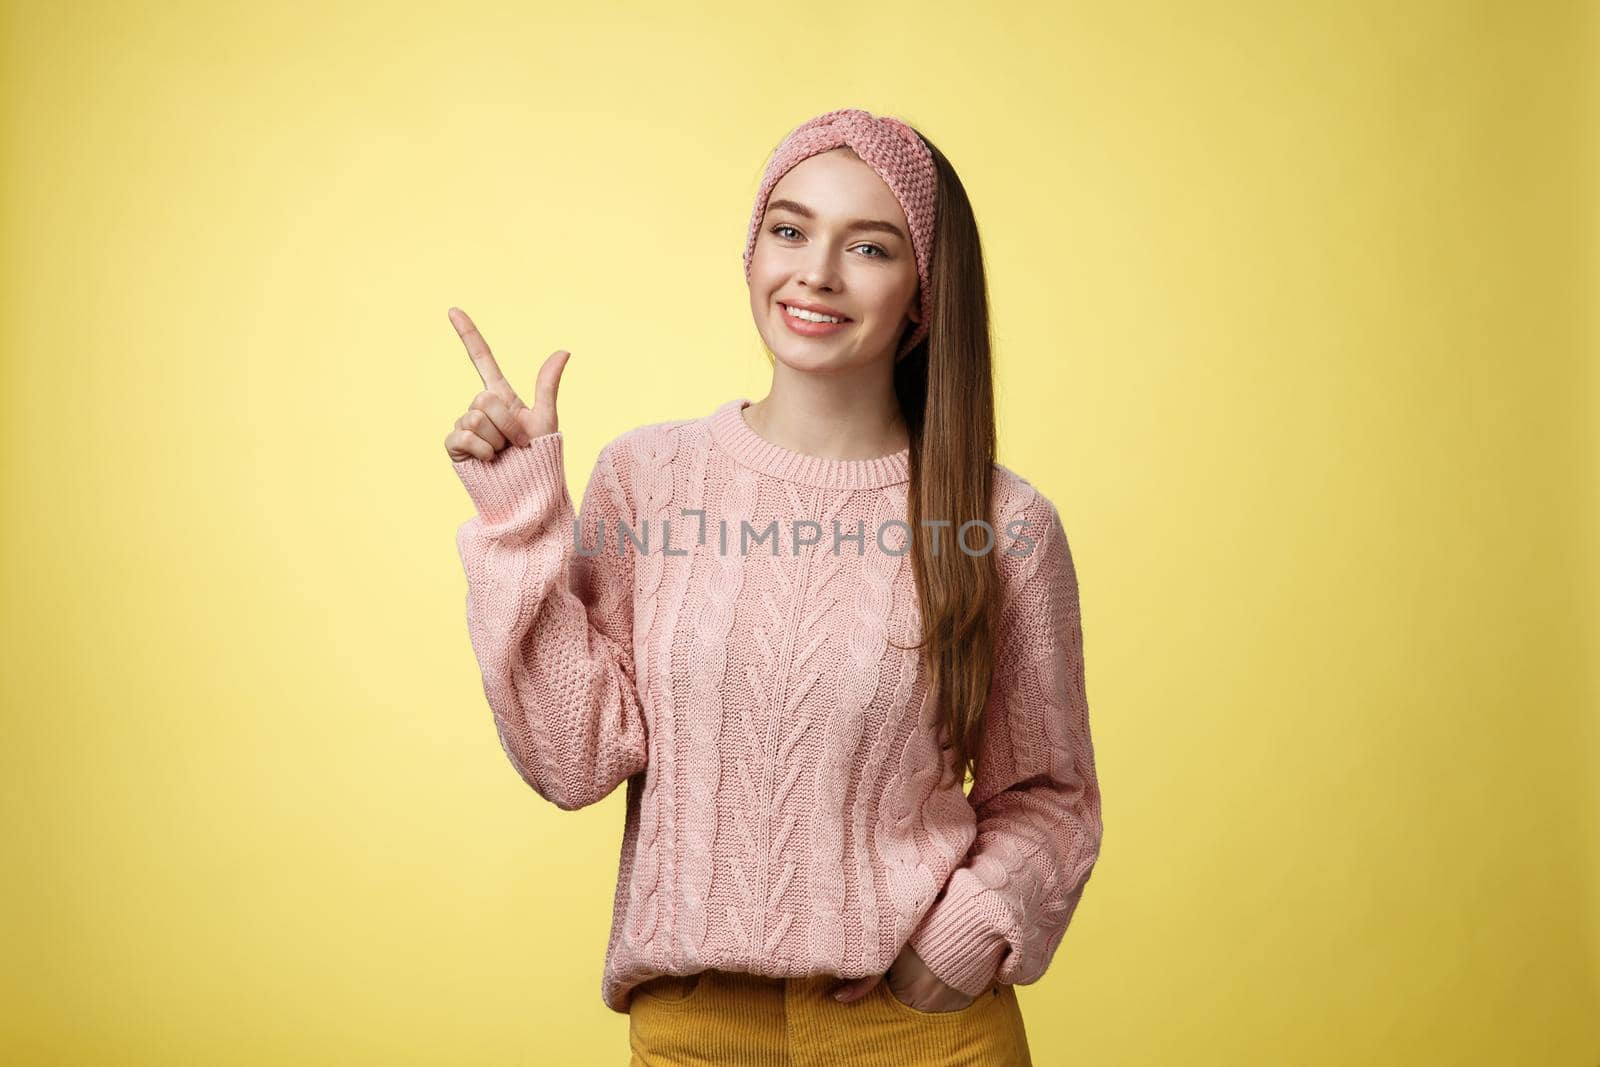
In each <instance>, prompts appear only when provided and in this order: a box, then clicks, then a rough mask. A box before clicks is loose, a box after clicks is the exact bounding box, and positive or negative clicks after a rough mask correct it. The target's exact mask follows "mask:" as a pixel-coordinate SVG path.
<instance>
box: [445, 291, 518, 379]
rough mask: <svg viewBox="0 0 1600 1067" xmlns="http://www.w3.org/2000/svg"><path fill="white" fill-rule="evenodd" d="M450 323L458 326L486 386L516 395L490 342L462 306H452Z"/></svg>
mask: <svg viewBox="0 0 1600 1067" xmlns="http://www.w3.org/2000/svg"><path fill="white" fill-rule="evenodd" d="M450 324H451V325H452V326H454V327H455V328H456V333H457V334H459V335H460V337H461V342H462V344H464V345H466V346H467V355H468V356H470V357H471V358H472V365H473V366H474V367H477V368H478V377H480V378H482V379H483V384H484V387H485V388H488V389H494V390H496V391H501V392H506V393H510V394H511V395H513V396H514V395H516V391H515V390H514V389H512V388H511V383H510V382H507V381H506V376H505V375H504V374H501V373H500V364H498V363H496V362H495V361H494V353H493V352H490V351H489V342H487V341H485V340H484V339H483V334H481V333H479V332H478V327H477V326H475V325H474V324H473V322H472V320H471V319H470V318H468V317H467V313H466V312H465V311H462V310H461V309H460V308H455V307H453V308H451V309H450Z"/></svg>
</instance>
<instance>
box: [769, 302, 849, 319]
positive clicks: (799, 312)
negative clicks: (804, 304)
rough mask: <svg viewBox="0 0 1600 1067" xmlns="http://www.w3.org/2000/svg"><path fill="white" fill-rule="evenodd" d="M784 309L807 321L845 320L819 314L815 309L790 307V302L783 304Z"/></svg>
mask: <svg viewBox="0 0 1600 1067" xmlns="http://www.w3.org/2000/svg"><path fill="white" fill-rule="evenodd" d="M783 310H784V311H785V312H786V313H787V314H790V315H793V316H794V317H795V318H797V319H805V320H806V321H807V322H843V321H844V320H843V319H836V318H834V317H833V316H832V315H819V314H817V313H816V312H815V311H807V310H805V309H804V308H796V307H790V306H789V305H788V304H785V305H783Z"/></svg>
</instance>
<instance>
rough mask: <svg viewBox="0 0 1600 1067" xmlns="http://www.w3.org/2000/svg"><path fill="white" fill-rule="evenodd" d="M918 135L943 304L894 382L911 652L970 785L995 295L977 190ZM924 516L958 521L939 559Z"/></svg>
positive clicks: (990, 650) (986, 590) (990, 617)
mask: <svg viewBox="0 0 1600 1067" xmlns="http://www.w3.org/2000/svg"><path fill="white" fill-rule="evenodd" d="M912 129H913V130H915V131H916V134H917V136H918V137H921V138H922V141H923V143H924V144H926V145H927V146H928V151H929V152H931V153H932V154H933V161H934V167H935V169H936V171H937V173H938V186H937V193H936V194H935V201H934V202H935V204H936V205H937V209H936V213H935V220H934V239H933V260H932V263H931V265H930V268H929V282H930V283H931V290H932V292H931V297H932V299H931V303H932V305H933V306H932V307H928V308H924V309H923V314H924V315H926V316H927V321H928V334H927V336H926V337H924V338H923V339H922V340H921V341H919V342H918V343H917V345H916V347H915V348H913V349H911V351H910V352H908V353H906V354H905V356H903V357H902V358H901V359H900V361H899V363H897V364H896V365H895V372H894V387H895V393H896V395H897V396H898V397H899V400H900V414H901V417H902V418H903V419H905V423H906V430H907V432H908V434H909V436H910V438H911V485H910V489H909V491H908V493H907V494H906V521H907V522H908V523H909V524H910V526H911V529H912V530H913V531H915V536H914V537H913V538H912V551H911V560H912V565H913V570H914V574H915V576H916V584H917V595H918V601H919V604H920V605H921V611H922V621H923V624H922V640H921V641H919V642H918V643H917V644H915V645H912V646H909V647H912V648H921V649H922V650H923V653H922V656H923V662H924V663H925V664H926V667H927V672H928V686H929V688H930V691H933V692H936V693H938V694H940V695H939V704H940V708H941V712H942V726H943V730H944V738H943V739H942V740H943V744H944V747H945V748H946V749H951V750H953V756H954V764H953V766H954V768H955V770H956V772H957V773H958V774H959V775H960V776H961V780H962V781H963V782H965V781H966V780H967V779H968V778H969V777H971V776H972V775H974V774H976V771H977V753H978V748H979V740H980V738H981V737H982V735H983V727H984V708H985V706H986V704H987V700H988V694H989V686H990V684H991V682H992V681H993V679H992V673H993V668H994V635H995V631H996V629H997V627H998V625H999V616H1000V606H999V599H1000V596H999V594H1000V574H999V570H998V568H997V567H996V565H995V553H996V552H998V551H1001V550H1002V549H1001V545H1000V544H999V536H998V531H996V533H995V534H994V535H992V536H993V543H991V534H989V533H987V532H985V531H983V530H982V529H981V528H976V529H972V530H968V531H967V535H966V543H967V551H962V549H961V547H960V543H959V542H958V540H957V539H958V538H960V537H961V530H962V525H963V524H964V523H967V522H970V521H974V520H981V521H983V522H986V523H989V524H991V526H992V525H993V523H994V522H995V518H994V516H993V515H992V514H991V513H990V502H991V496H990V494H991V492H992V487H993V483H994V463H995V417H994V378H993V370H992V364H991V362H990V335H989V292H988V280H987V276H986V275H985V273H984V269H983V246H982V244H981V243H980V241H979V239H978V223H977V219H976V218H975V217H974V216H973V213H972V202H971V201H970V200H968V199H967V191H966V188H965V187H964V186H962V184H961V179H960V178H959V177H957V175H956V172H955V168H953V167H952V166H951V165H950V161H949V160H948V159H946V158H945V156H944V153H942V152H940V151H939V149H938V148H936V147H935V146H934V144H933V142H932V141H929V140H928V138H927V137H926V136H925V135H924V134H923V133H922V131H921V130H917V129H916V127H912ZM906 328H907V329H912V328H913V327H912V326H909V325H908V326H907V327H906ZM923 516H930V521H935V520H949V524H948V525H940V526H939V529H938V537H939V554H938V555H937V556H935V555H934V554H933V543H932V541H933V539H932V537H931V536H930V535H931V533H932V532H933V531H932V530H931V529H930V530H927V531H925V530H924V528H923V526H922V517H923ZM986 546H987V547H988V548H989V550H988V551H983V549H984V548H985V547H986Z"/></svg>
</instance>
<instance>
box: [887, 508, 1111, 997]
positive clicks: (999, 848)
mask: <svg viewBox="0 0 1600 1067" xmlns="http://www.w3.org/2000/svg"><path fill="white" fill-rule="evenodd" d="M1036 499H1037V500H1039V501H1041V502H1042V508H1041V509H1040V511H1041V512H1042V513H1043V515H1044V522H1043V529H1044V532H1043V534H1042V535H1041V536H1040V538H1039V544H1038V545H1036V546H1035V549H1034V551H1035V552H1037V553H1040V558H1039V560H1038V565H1037V566H1036V567H1033V568H1032V569H1031V570H1030V571H1028V572H1027V577H1026V578H1024V579H1022V580H1021V581H1020V584H1019V586H1018V588H1017V590H1016V593H1015V596H1012V597H1008V603H1007V606H1006V610H1005V613H1004V615H1003V616H1002V622H1001V627H1000V635H1001V636H1000V647H998V648H997V650H996V670H995V672H994V682H993V684H992V685H991V687H990V691H989V702H988V707H987V710H986V713H985V714H986V716H987V718H986V722H985V728H984V732H983V737H982V740H981V741H980V743H979V749H978V766H977V770H976V772H975V777H974V781H973V786H972V790H971V792H970V793H969V794H968V797H967V799H968V801H969V802H970V803H971V804H972V806H973V808H974V809H975V811H976V813H977V834H976V837H975V838H974V840H973V843H972V846H971V848H970V849H969V850H968V852H967V855H966V857H965V858H964V860H963V862H962V863H961V865H960V866H958V867H957V868H956V869H955V870H954V871H953V872H952V873H951V875H950V877H949V879H948V880H947V881H946V883H945V886H944V889H943V890H942V891H941V893H940V895H939V897H938V898H937V899H936V900H935V902H934V904H933V906H932V907H931V908H930V909H929V911H928V912H927V914H926V915H925V916H924V917H923V920H922V922H921V923H919V924H918V926H917V928H916V930H915V931H913V933H912V936H911V938H910V944H911V947H912V949H913V951H915V952H916V954H917V955H918V956H919V957H921V959H922V961H923V962H924V963H925V964H927V966H928V968H929V969H930V970H931V971H933V973H934V974H935V975H937V976H938V977H939V979H940V980H941V981H943V982H944V983H945V984H947V985H950V986H952V987H954V988H956V989H959V990H961V991H962V992H963V993H966V994H968V995H969V996H976V995H978V994H981V993H982V992H984V990H985V989H987V988H988V986H989V985H990V984H991V983H993V982H996V981H999V982H1003V983H1006V984H1009V985H1026V984H1028V983H1030V982H1034V981H1037V980H1038V979H1039V978H1040V977H1042V976H1043V974H1044V971H1045V968H1046V967H1047V966H1048V965H1049V963H1050V960H1051V958H1052V956H1054V954H1055V950H1056V946H1057V945H1059V944H1060V942H1061V939H1062V937H1063V936H1064V935H1065V933H1066V930H1067V924H1068V922H1069V921H1070V920H1071V918H1072V914H1073V911H1074V910H1075V909H1076V908H1077V906H1078V900H1079V898H1080V897H1081V896H1082V895H1083V890H1084V887H1085V884H1086V883H1087V882H1088V879H1089V874H1090V872H1091V871H1092V869H1093V867H1094V864H1095V860H1096V858H1097V857H1098V855H1099V851H1100V838H1101V820H1100V787H1099V782H1098V779H1097V777H1096V775H1095V766H1094V747H1093V744H1092V741H1091V739H1090V735H1089V709H1088V702H1087V699H1086V696H1085V689H1084V677H1083V631H1082V625H1081V617H1080V614H1079V606H1078V583H1077V575H1076V572H1075V570H1074V568H1073V563H1072V552H1071V548H1070V547H1069V545H1068V543H1067V538H1066V533H1065V531H1064V530H1063V529H1062V528H1061V519H1060V516H1059V515H1058V514H1057V512H1056V510H1055V507H1054V506H1053V505H1051V504H1050V503H1049V502H1048V501H1046V500H1044V498H1043V497H1038V498H1036ZM1030 510H1031V509H1030ZM1029 528H1030V530H1031V529H1034V528H1035V527H1032V526H1030V527H1029ZM1030 536H1032V535H1031V534H1030Z"/></svg>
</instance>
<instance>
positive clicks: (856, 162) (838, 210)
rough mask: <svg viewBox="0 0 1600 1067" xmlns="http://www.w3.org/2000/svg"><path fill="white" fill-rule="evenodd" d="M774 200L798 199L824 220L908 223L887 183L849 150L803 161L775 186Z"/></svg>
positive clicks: (840, 149)
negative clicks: (831, 217) (860, 219)
mask: <svg viewBox="0 0 1600 1067" xmlns="http://www.w3.org/2000/svg"><path fill="white" fill-rule="evenodd" d="M770 199H771V200H778V199H786V200H798V201H799V202H800V203H802V204H805V205H806V206H807V207H809V208H810V209H811V210H812V211H815V212H816V213H817V214H819V215H822V216H824V217H826V216H829V215H838V216H842V217H844V216H847V217H850V218H857V217H860V218H879V219H887V220H889V221H891V222H898V223H903V222H905V212H903V211H902V210H901V208H900V201H898V200H896V199H895V197H894V193H893V192H891V191H890V189H889V186H888V185H887V184H885V183H884V180H883V179H882V178H880V177H878V172H877V171H875V170H873V169H872V168H871V167H870V166H868V165H867V164H866V163H865V162H863V161H862V159H861V157H860V156H857V155H856V154H855V153H854V152H852V151H851V150H850V149H848V148H844V147H840V148H834V149H831V150H829V151H827V152H819V153H817V154H816V155H814V156H811V157H809V158H807V159H802V160H801V161H800V162H799V163H796V164H795V165H794V166H793V167H790V168H789V171H788V173H786V174H784V176H783V177H782V178H779V179H778V183H777V184H776V185H774V186H773V187H772V194H771V196H770Z"/></svg>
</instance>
